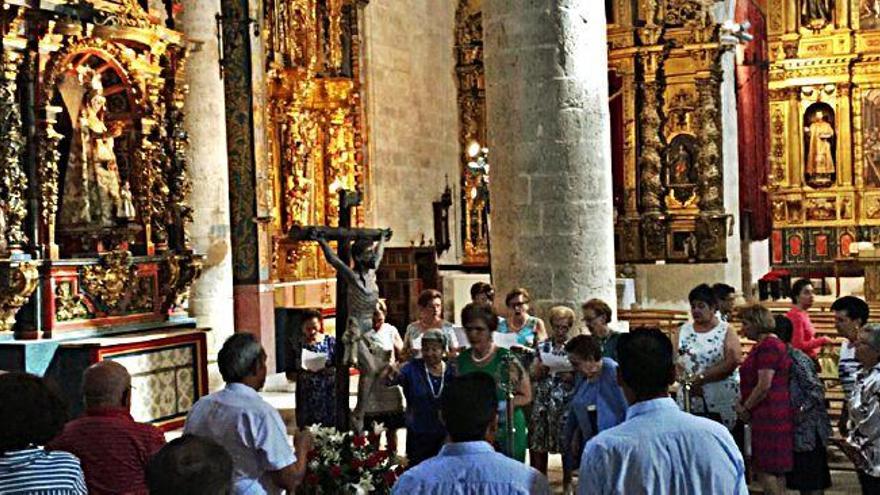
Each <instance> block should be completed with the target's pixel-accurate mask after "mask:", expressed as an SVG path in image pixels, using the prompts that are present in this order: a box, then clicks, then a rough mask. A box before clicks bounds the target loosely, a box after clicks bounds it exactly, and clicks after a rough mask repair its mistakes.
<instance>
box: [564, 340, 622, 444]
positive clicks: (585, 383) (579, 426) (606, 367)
mask: <svg viewBox="0 0 880 495" xmlns="http://www.w3.org/2000/svg"><path fill="white" fill-rule="evenodd" d="M590 406H595V410H596V419H597V421H596V422H597V423H598V426H599V431H603V430H607V429H608V428H611V427H613V426H617V425H618V424H620V423H621V422H622V421H623V419H624V418H625V417H626V407H627V404H626V397H624V396H623V390H621V389H620V386H619V385H618V384H617V363H616V362H615V361H614V360H613V359H611V358H607V357H603V358H602V371H601V372H600V373H599V376H598V378H596V380H595V381H590V380H587V379H586V378H583V377H582V376H581V375H578V379H577V381H576V382H575V390H574V395H572V397H571V402H569V406H568V407H569V414H568V418H567V419H566V421H565V426H564V427H563V433H562V434H563V439H564V441H565V444H564V445H565V446H568V445H570V444H571V440H572V438H574V434H575V432H576V431H578V430H580V434H581V438H582V439H584V440H586V439H589V438H592V437H593V436H594V435H595V434H596V433H598V432H595V431H593V426H592V425H591V424H590V413H589V409H590Z"/></svg>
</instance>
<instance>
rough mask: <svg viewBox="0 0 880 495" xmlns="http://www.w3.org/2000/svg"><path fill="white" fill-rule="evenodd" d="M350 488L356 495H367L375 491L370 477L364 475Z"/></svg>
mask: <svg viewBox="0 0 880 495" xmlns="http://www.w3.org/2000/svg"><path fill="white" fill-rule="evenodd" d="M350 486H351V487H352V489H354V492H355V493H356V494H357V495H368V494H369V493H370V492H372V491H373V490H375V489H376V487H375V486H373V478H372V477H370V475H369V474H365V475H364V476H362V477H361V479H360V480H358V482H357V484H354V483H352V484H351V485H350Z"/></svg>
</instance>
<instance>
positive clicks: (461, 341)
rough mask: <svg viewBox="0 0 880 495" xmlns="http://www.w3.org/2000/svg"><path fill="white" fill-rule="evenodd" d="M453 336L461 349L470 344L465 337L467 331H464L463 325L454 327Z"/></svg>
mask: <svg viewBox="0 0 880 495" xmlns="http://www.w3.org/2000/svg"><path fill="white" fill-rule="evenodd" d="M455 338H456V339H458V346H459V347H461V348H462V349H467V348H468V347H470V346H471V344H470V343H469V342H468V339H467V332H465V331H464V327H455Z"/></svg>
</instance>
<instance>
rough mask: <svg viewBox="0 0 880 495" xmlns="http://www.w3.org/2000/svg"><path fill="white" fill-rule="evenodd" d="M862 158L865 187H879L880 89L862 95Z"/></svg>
mask: <svg viewBox="0 0 880 495" xmlns="http://www.w3.org/2000/svg"><path fill="white" fill-rule="evenodd" d="M878 1H880V0H878ZM862 156H864V160H865V162H864V165H865V166H864V169H865V186H867V187H880V89H868V90H865V92H864V93H863V97H862Z"/></svg>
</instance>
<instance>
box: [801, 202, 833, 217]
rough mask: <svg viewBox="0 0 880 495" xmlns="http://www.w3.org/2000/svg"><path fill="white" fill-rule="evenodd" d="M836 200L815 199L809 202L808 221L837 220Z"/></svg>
mask: <svg viewBox="0 0 880 495" xmlns="http://www.w3.org/2000/svg"><path fill="white" fill-rule="evenodd" d="M835 206H836V201H835V198H813V199H809V200H807V220H811V221H825V220H836V219H837V218H836V216H837V209H836V208H835Z"/></svg>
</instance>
